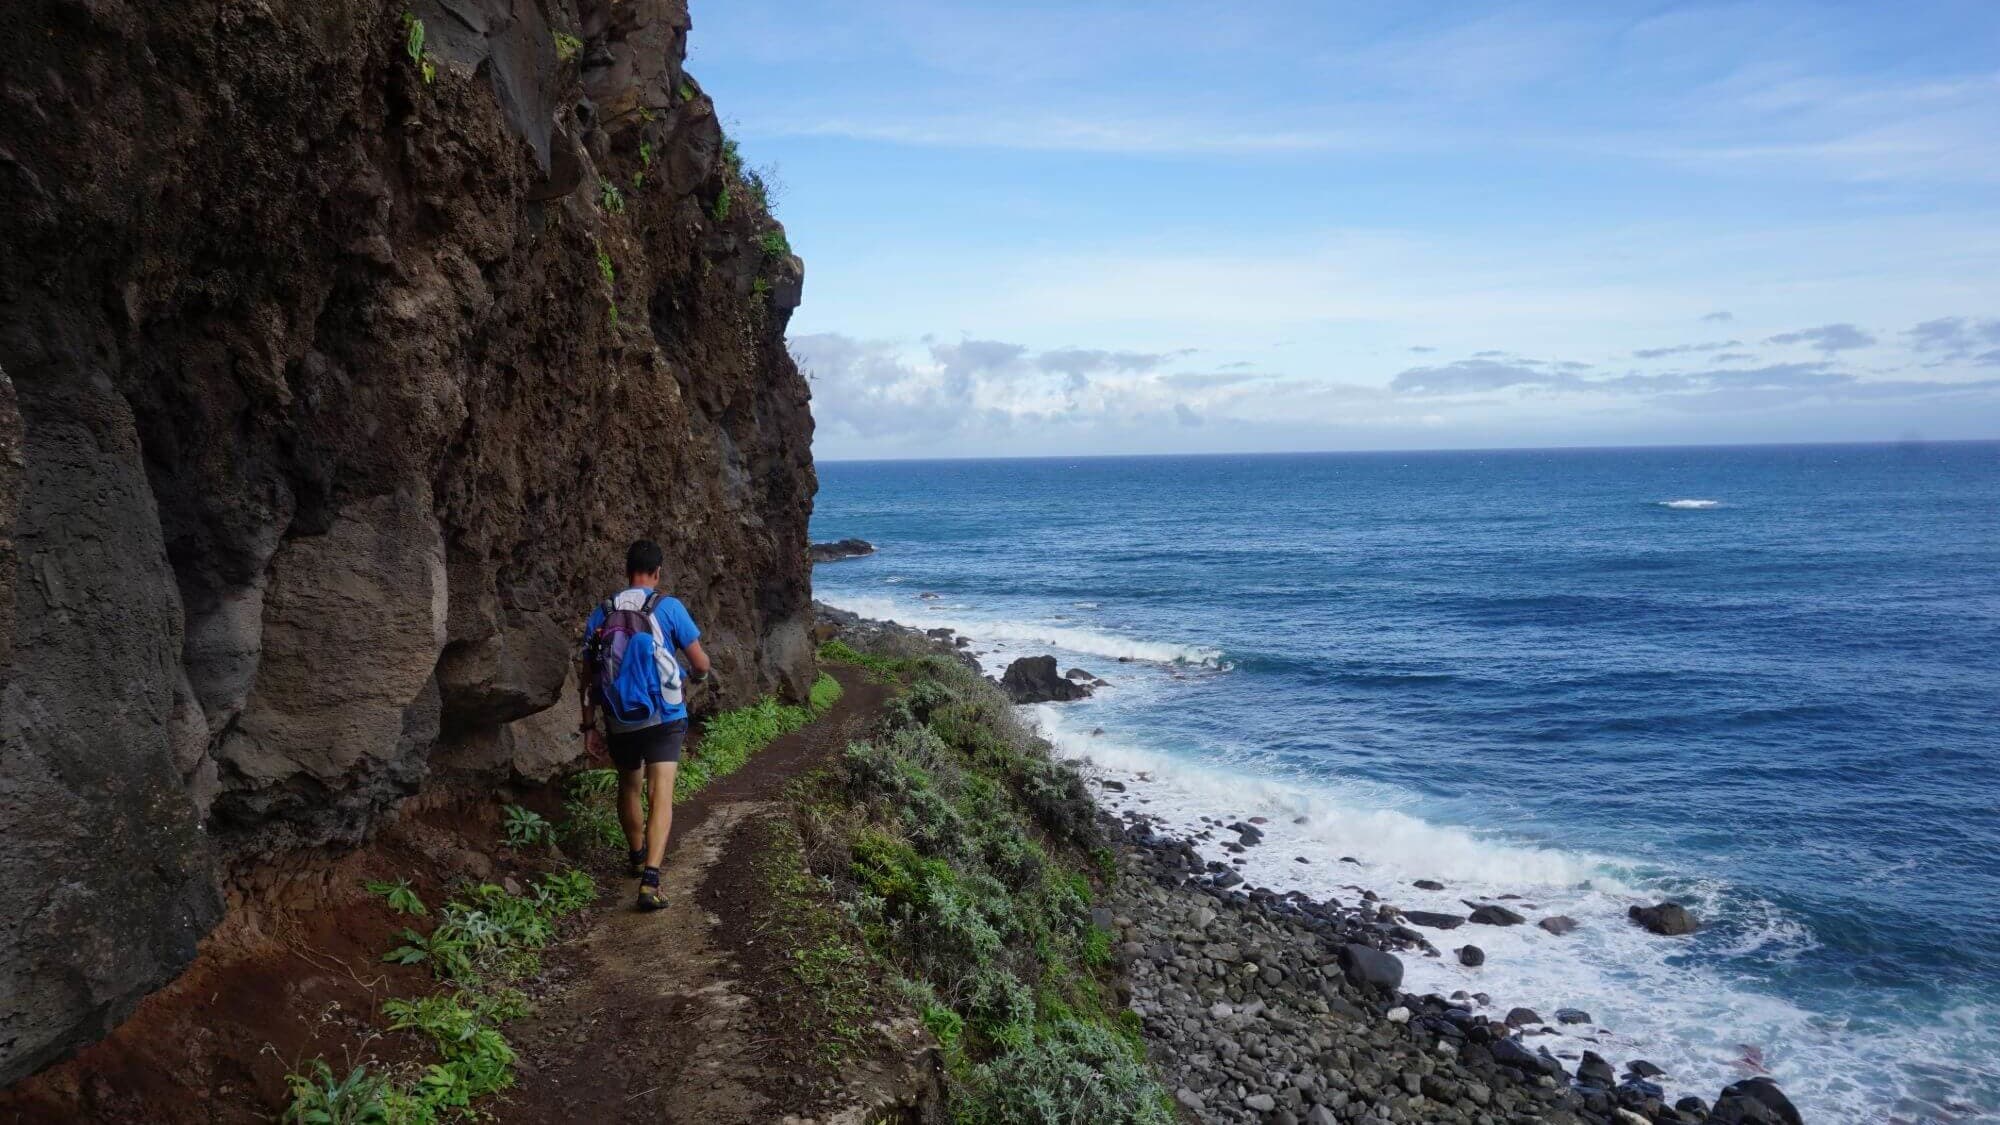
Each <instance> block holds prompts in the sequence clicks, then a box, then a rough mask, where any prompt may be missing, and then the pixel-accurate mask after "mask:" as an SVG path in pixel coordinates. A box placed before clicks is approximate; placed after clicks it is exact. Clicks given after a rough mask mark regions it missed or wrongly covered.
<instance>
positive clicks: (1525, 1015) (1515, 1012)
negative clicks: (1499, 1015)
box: [1505, 1008, 1542, 1027]
mask: <svg viewBox="0 0 2000 1125" xmlns="http://www.w3.org/2000/svg"><path fill="white" fill-rule="evenodd" d="M1505 1022H1506V1024H1507V1026H1508V1027H1527V1026H1529V1025H1530V1024H1537V1023H1541V1022H1542V1017H1541V1015H1540V1013H1538V1012H1536V1011H1535V1010H1534V1009H1533V1008H1509V1009H1508V1010H1507V1018H1506V1020H1505Z"/></svg>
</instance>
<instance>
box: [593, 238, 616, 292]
mask: <svg viewBox="0 0 2000 1125" xmlns="http://www.w3.org/2000/svg"><path fill="white" fill-rule="evenodd" d="M597 275H598V276H599V277H602V278H603V279H604V284H606V285H616V284H617V283H618V267H617V266H615V265H612V264H611V254H610V252H609V251H607V250H605V249H604V247H603V246H599V247H598V248H597Z"/></svg>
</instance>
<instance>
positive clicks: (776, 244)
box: [757, 230, 792, 258]
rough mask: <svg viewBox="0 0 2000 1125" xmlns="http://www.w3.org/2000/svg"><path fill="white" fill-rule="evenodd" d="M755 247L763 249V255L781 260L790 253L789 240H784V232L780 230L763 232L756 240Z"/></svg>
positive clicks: (790, 244)
mask: <svg viewBox="0 0 2000 1125" xmlns="http://www.w3.org/2000/svg"><path fill="white" fill-rule="evenodd" d="M757 245H759V246H761V247H763V248H764V253H766V254H769V255H771V256H772V257H773V258H783V257H786V256H788V255H789V254H791V252H792V243H791V240H790V239H788V238H786V237H785V232H784V231H781V230H771V231H765V232H764V234H763V235H762V236H761V237H760V238H758V239H757Z"/></svg>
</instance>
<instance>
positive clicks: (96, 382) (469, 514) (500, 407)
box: [0, 0, 815, 1082]
mask: <svg viewBox="0 0 2000 1125" xmlns="http://www.w3.org/2000/svg"><path fill="white" fill-rule="evenodd" d="M406 13H407V18H406ZM688 27H689V17H688V12H687V9H686V5H685V2H684V0H623V2H617V3H614V2H613V0H412V2H411V3H408V4H405V3H403V2H400V0H399V2H397V3H394V4H387V3H382V2H380V0H313V2H311V3H307V2H305V0H187V2H185V3H178V4H171V5H138V4H130V3H126V2H124V0H101V2H100V0H91V2H89V3H83V2H78V0H27V2H25V3H22V4H18V5H15V6H14V8H13V10H11V11H10V13H9V17H8V19H7V20H6V21H4V23H0V52H4V53H5V57H6V58H8V60H9V64H8V67H7V73H6V77H5V78H4V80H0V373H4V374H0V656H4V657H5V660H4V677H5V678H4V680H0V702H4V707H0V825H4V829H0V928H4V931H5V933H4V938H0V1082H5V1081H9V1080H11V1079H13V1078H16V1077H18V1076H20V1075H21V1074H24V1073H26V1072H28V1071H30V1070H32V1069H34V1068H36V1067H38V1066H40V1065H42V1064H44V1063H46V1062H47V1061H49V1060H50V1059H52V1058H55V1057H57V1056H58V1055H60V1054H61V1053H63V1052H64V1051H66V1050H68V1049H71V1048H73V1047H74V1046H75V1045H77V1044H79V1043H81V1042H84V1041H87V1040H88V1039H90V1038H92V1037H94V1036H97V1035H99V1034H101V1033H102V1032H103V1031H104V1030H105V1029H106V1028H107V1027H109V1026H111V1025H112V1024H114V1023H115V1022H116V1021H117V1020H118V1019H119V1018H120V1017H121V1016H122V1015H123V1013H125V1012H126V1011H128V1010H129V1009H130V1007H131V1005H132V1004H133V1003H134V1002H135V1001H136V1000H137V999H138V997H140V996H142V995H143V994H144V993H145V992H147V991H148V990H150V989H152V988H154V987H157V986H158V985H159V984H160V983H162V982H163V981H165V980H167V979H169V978H171V977H172V976H173V974H174V973H175V972H176V971H177V970H178V969H179V968H180V966H181V965H183V964H185V963H186V961H187V960H188V959H189V958H190V957H191V956H192V954H193V951H194V946H195V942H196V941H197V940H198V939H199V938H200V937H201V935H202V934H203V933H205V932H206V931H207V930H208V929H209V927H210V926H212V925H213V924H214V923H215V921H216V919H217V918H218V916H219V914H220V911H221V903H222V901H223V895H222V889H223V888H224V887H225V886H227V885H228V884H229V883H230V882H231V880H233V879H235V878H237V877H238V876H239V875H240V874H241V873H243V872H244V871H246V870H247V869H248V868H250V867H251V866H253V865H255V864H257V863H258V862H260V861H261V860H263V859H264V858H266V857H269V856H270V855H272V854H273V853H275V852H278V851H280V850H285V849H295V848H302V847H322V846H330V847H343V846H348V845H351V844H353V843H355V842H357V841H359V840H361V839H363V838H365V837H366V836H367V835H368V834H369V833H370V832H371V831H373V829H374V828H375V827H376V826H377V825H379V824H380V823H382V822H383V820H384V818H386V817H388V816H391V815H393V812H394V810H395V809H396V807H397V806H398V804H399V802H401V801H402V800H403V799H405V798H407V797H408V796H410V795H411V794H413V793H415V792H417V791H418V790H419V789H420V788H421V787H424V786H427V785H431V786H435V785H441V784H468V785H470V784H481V783H484V782H485V781H488V780H491V779H497V778H504V777H508V776H521V777H531V778H541V777H547V776H549V775H550V774H552V773H554V772H556V771H557V770H559V769H560V768H561V767H562V764H563V763H564V762H566V761H568V760H570V759H571V758H573V757H574V756H575V754H576V752H577V750H578V749H579V747H578V745H577V743H576V741H575V739H574V735H573V733H571V732H570V731H569V730H568V728H569V727H570V725H571V724H570V723H569V722H562V721H558V720H557V719H552V718H551V717H550V716H551V715H552V714H554V712H551V711H549V710H548V708H549V707H550V704H552V703H553V702H555V701H556V700H557V699H558V698H559V696H560V694H561V693H563V692H565V691H566V690H570V689H568V688H567V687H566V684H567V677H568V666H567V665H568V653H569V648H570V645H571V644H572V633H573V630H574V629H575V627H576V624H577V621H578V619H579V618H580V617H581V615H582V613H583V612H584V611H585V610H586V609H587V607H588V606H589V605H590V604H591V603H592V602H593V601H595V600H596V599H597V598H599V597H601V596H603V594H604V593H606V592H607V591H608V588H609V587H610V586H612V585H615V583H616V580H617V579H618V577H619V574H618V570H619V567H620V561H621V558H622V552H623V548H624V545H625V543H626V542H628V541H629V540H630V539H632V538H635V537H638V536H641V535H645V536H650V537H652V538H655V539H658V540H659V541H660V542H661V543H662V545H663V546H665V548H666V550H667V560H668V561H667V570H668V574H667V581H668V584H669V585H670V586H671V587H672V589H673V591H674V592H675V593H676V594H678V595H679V596H680V597H682V598H683V600H685V601H686V602H687V603H688V605H689V607H690V609H691V610H692V611H693V613H694V616H695V617H696V619H697V620H698V621H699V622H700V623H701V624H702V626H703V628H704V631H705V635H704V641H705V645H706V647H707V648H708V650H709V652H710V653H711V654H712V655H713V656H714V657H715V660H716V664H717V668H718V672H719V675H718V678H717V680H716V684H717V690H716V692H715V693H714V694H710V695H707V696H706V697H705V698H706V701H707V703H708V704H709V705H727V704H731V703H736V702H742V701H746V700H748V699H750V698H752V697H754V696H755V695H757V694H759V693H763V692H767V691H774V690H775V691H780V692H788V693H798V692H800V691H802V689H803V687H804V684H805V681H806V677H807V676H808V674H809V672H810V662H811V650H810V641H809V638H808V635H807V634H808V628H809V626H810V615H809V609H808V589H809V586H808V583H809V575H808V573H807V564H806V546H807V544H806V534H805V533H806V521H807V516H808V515H809V512H810V507H811V500H812V494H813V491H814V487H815V485H814V478H813V472H812V466H811V460H810V439H811V428H812V423H811V418H810V414H809V407H808V391H807V387H806V384H805V383H804V381H803V380H802V379H801V378H800V377H799V375H798V372H797V371H796V369H795V368H794V366H793V364H792V362H791V360H790V358H789V357H788V356H787V354H786V350H785V347H784V342H783V333H784V328H785V324H786V321H787V319H788V318H789V315H790V313H791V310H792V309H793V308H794V307H795V306H796V305H797V303H798V301H799V295H800V279H801V276H802V267H801V265H800V263H799V261H798V260H797V259H796V258H794V257H793V256H792V255H791V253H790V251H789V248H788V247H787V245H786V243H785V240H784V235H783V232H782V230H781V229H780V228H778V227H777V225H776V224H775V223H774V222H773V221H772V220H771V218H770V216H769V214H768V212H767V210H766V208H765V205H764V202H763V199H762V195H761V190H760V187H759V184H758V181H757V180H756V177H755V176H754V174H751V173H746V172H745V171H744V169H743V168H742V167H741V164H740V162H739V160H738V158H737V156H736V155H735V151H734V149H733V146H730V145H728V144H727V143H726V142H725V140H724V137H723V134H722V129H721V127H720V125H719V123H718V120H717V117H716V113H715V110H714V107H713V106H712V105H711V104H710V103H709V101H708V99H707V98H706V97H705V96H704V95H703V94H702V92H701V89H700V87H699V85H698V84H696V82H695V80H694V79H693V78H692V77H691V76H689V75H687V74H686V73H684V72H683V70H682V59H683V58H684V56H685V46H686V35H687V32H688ZM419 28H420V29H421V34H419Z"/></svg>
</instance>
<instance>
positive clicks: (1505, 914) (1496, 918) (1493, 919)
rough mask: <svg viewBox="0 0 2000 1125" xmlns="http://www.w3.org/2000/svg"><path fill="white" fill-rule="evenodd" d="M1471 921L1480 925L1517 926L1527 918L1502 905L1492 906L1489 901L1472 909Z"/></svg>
mask: <svg viewBox="0 0 2000 1125" xmlns="http://www.w3.org/2000/svg"><path fill="white" fill-rule="evenodd" d="M1472 921H1474V922H1477V923H1479V924H1480V925H1482V926H1518V925H1520V924H1521V923H1523V922H1525V921H1527V919H1526V918H1523V917H1521V916H1520V915H1519V914H1516V913H1514V912H1513V911H1511V910H1509V909H1507V908H1506V907H1504V906H1494V905H1492V904H1490V903H1489V904H1488V905H1485V906H1481V907H1478V908H1476V909H1475V910H1473V912H1472Z"/></svg>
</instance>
